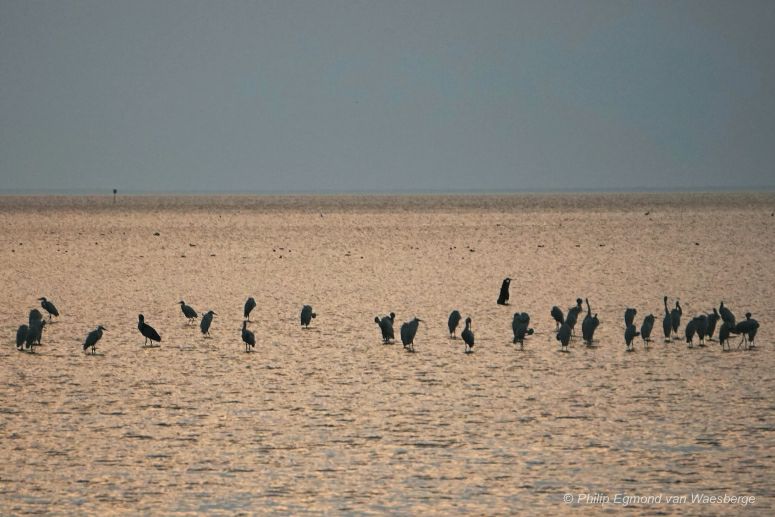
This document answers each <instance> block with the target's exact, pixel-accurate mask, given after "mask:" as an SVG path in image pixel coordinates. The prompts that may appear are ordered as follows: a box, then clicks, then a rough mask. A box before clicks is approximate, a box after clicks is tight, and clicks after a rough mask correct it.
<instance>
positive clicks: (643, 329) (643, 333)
mask: <svg viewBox="0 0 775 517" xmlns="http://www.w3.org/2000/svg"><path fill="white" fill-rule="evenodd" d="M655 319H656V318H654V315H653V314H649V315H648V316H646V317H645V318H643V324H642V325H641V326H640V338H641V339H642V340H643V346H646V347H647V346H648V344H649V343H650V342H651V329H653V328H654V320H655Z"/></svg>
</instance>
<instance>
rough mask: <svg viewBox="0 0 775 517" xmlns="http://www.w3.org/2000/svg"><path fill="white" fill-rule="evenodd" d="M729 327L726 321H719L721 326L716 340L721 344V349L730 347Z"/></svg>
mask: <svg viewBox="0 0 775 517" xmlns="http://www.w3.org/2000/svg"><path fill="white" fill-rule="evenodd" d="M730 330H731V329H730V328H729V323H728V322H726V321H722V322H721V327H719V329H718V342H719V344H720V345H721V350H730V349H731V347H730V345H729V334H730Z"/></svg>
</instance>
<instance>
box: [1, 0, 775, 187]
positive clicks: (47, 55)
mask: <svg viewBox="0 0 775 517" xmlns="http://www.w3.org/2000/svg"><path fill="white" fill-rule="evenodd" d="M773 63H775V1H772V0H764V1H761V2H758V1H738V0H726V1H723V2H714V1H709V0H701V1H686V0H669V1H664V2H663V1H654V0H647V1H646V0H644V1H637V2H635V1H602V0H601V1H582V0H564V1H560V2H554V1H548V0H536V1H530V2H522V1H505V2H496V1H481V0H469V1H465V2H459V1H452V0H443V1H429V0H414V1H409V2H401V1H396V0H379V1H377V0H373V1H344V2H342V1H331V0H317V1H300V2H296V1H289V0H280V1H216V0H212V1H208V2H196V1H192V0H183V1H173V0H167V1H164V0H150V1H143V0H126V1H109V0H97V1H61V0H57V1H36V2H32V1H28V0H21V1H11V0H0V190H4V191H7V190H14V189H20V190H28V189H42V190H57V189H74V190H86V191H100V190H105V189H112V188H114V187H115V188H118V189H119V190H120V191H122V192H127V191H165V192H166V191H204V192H206V191H238V192H239V191H244V192H277V191H305V192H309V191H325V192H335V191H411V190H439V191H445V190H453V191H459V190H477V191H481V190H495V191H501V190H508V191H512V190H516V191H519V190H545V189H548V190H555V189H561V190H568V189H570V190H575V189H585V190H586V189H592V190H599V189H611V188H613V189H630V188H647V189H671V188H696V189H707V188H717V187H738V188H740V187H757V186H766V187H773V186H775V166H774V165H775V66H774V65H773Z"/></svg>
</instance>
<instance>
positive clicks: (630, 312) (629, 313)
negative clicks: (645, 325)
mask: <svg viewBox="0 0 775 517" xmlns="http://www.w3.org/2000/svg"><path fill="white" fill-rule="evenodd" d="M636 314H638V310H637V309H633V308H630V307H627V308H626V309H624V326H625V327H629V326H630V325H633V324H635V315H636Z"/></svg>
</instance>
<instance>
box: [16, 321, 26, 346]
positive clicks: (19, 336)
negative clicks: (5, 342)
mask: <svg viewBox="0 0 775 517" xmlns="http://www.w3.org/2000/svg"><path fill="white" fill-rule="evenodd" d="M28 331H29V327H28V326H27V325H20V326H19V329H18V330H17V331H16V350H22V349H23V348H24V345H25V344H26V343H27V332H28Z"/></svg>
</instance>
